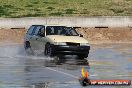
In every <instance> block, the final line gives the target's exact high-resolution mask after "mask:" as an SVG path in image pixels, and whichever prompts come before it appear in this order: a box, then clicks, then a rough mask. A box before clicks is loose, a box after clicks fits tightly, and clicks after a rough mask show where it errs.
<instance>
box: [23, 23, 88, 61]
mask: <svg viewBox="0 0 132 88" xmlns="http://www.w3.org/2000/svg"><path fill="white" fill-rule="evenodd" d="M24 47H25V50H26V51H27V50H29V51H30V53H33V51H34V50H42V51H43V52H44V54H45V55H47V56H57V55H60V54H61V55H78V56H79V57H80V58H87V57H88V54H89V50H90V45H89V43H88V41H87V40H86V39H84V38H83V36H82V35H79V34H78V33H77V32H76V30H75V29H74V27H67V26H44V25H32V26H31V27H30V28H29V29H28V31H27V33H26V35H25V39H24Z"/></svg>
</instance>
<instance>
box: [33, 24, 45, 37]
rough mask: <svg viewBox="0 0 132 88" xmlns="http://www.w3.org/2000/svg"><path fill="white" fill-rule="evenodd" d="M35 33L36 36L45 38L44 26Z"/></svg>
mask: <svg viewBox="0 0 132 88" xmlns="http://www.w3.org/2000/svg"><path fill="white" fill-rule="evenodd" d="M35 33H36V35H38V36H43V37H44V36H45V27H44V26H41V27H38V28H37V30H36V32H35Z"/></svg>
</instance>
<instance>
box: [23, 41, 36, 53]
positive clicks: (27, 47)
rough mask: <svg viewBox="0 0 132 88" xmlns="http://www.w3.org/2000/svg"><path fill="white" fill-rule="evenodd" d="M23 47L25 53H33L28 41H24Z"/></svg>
mask: <svg viewBox="0 0 132 88" xmlns="http://www.w3.org/2000/svg"><path fill="white" fill-rule="evenodd" d="M24 48H25V51H26V53H27V54H28V55H34V52H33V50H32V48H31V45H30V42H29V41H26V42H25V43H24Z"/></svg>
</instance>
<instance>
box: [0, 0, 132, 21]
mask: <svg viewBox="0 0 132 88" xmlns="http://www.w3.org/2000/svg"><path fill="white" fill-rule="evenodd" d="M48 16H59V17H60V16H132V0H0V17H6V18H7V17H48Z"/></svg>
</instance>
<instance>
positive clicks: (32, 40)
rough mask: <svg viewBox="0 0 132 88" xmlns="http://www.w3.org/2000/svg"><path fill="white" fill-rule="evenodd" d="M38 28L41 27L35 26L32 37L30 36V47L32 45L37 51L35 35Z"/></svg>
mask: <svg viewBox="0 0 132 88" xmlns="http://www.w3.org/2000/svg"><path fill="white" fill-rule="evenodd" d="M38 27H39V26H38V25H35V26H34V28H33V29H32V33H31V36H30V45H31V47H32V49H33V50H37V45H36V38H37V36H36V35H35V32H36V30H37V28H38Z"/></svg>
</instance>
